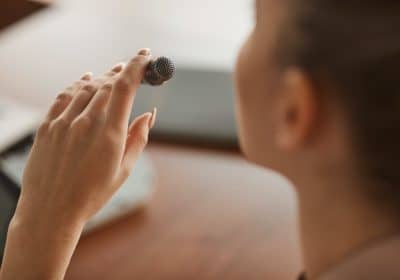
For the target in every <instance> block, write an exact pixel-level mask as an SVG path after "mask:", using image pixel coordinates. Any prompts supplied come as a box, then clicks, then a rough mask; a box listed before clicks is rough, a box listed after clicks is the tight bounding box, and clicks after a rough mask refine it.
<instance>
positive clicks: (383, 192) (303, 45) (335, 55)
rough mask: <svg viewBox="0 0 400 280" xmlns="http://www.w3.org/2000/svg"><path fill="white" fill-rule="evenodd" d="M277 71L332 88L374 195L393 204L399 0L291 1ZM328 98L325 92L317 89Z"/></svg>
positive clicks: (397, 185) (398, 124)
mask: <svg viewBox="0 0 400 280" xmlns="http://www.w3.org/2000/svg"><path fill="white" fill-rule="evenodd" d="M291 2H293V3H291V8H290V9H289V10H291V12H292V14H291V15H290V16H289V20H288V21H287V22H286V23H285V24H284V29H283V32H282V34H281V44H280V53H279V54H278V55H279V58H280V59H281V62H282V64H283V65H284V66H288V65H295V66H297V67H300V68H301V69H303V70H304V71H306V72H307V73H308V74H309V75H310V77H311V79H312V80H313V81H315V82H316V83H317V84H319V85H322V88H323V85H324V84H326V83H325V82H327V83H328V84H329V85H330V86H333V88H334V89H336V90H335V91H334V92H335V94H336V93H337V95H338V96H335V97H337V98H338V100H339V101H340V102H341V104H342V105H343V106H344V108H345V111H346V112H347V113H348V117H349V119H350V124H351V127H352V132H353V135H352V136H353V140H354V143H355V147H356V149H357V151H356V156H357V157H359V158H360V166H361V168H360V170H361V172H363V175H364V176H365V177H366V178H367V179H368V180H369V181H372V180H374V181H375V183H378V184H375V185H378V186H379V187H378V188H376V189H375V191H374V196H375V198H376V195H378V196H381V197H383V196H384V197H389V198H394V199H395V200H396V201H397V204H399V202H400V170H399V167H400V166H399V165H400V1H398V0H373V1H372V0H371V1H368V0H359V1H356V0H292V1H291ZM325 92H328V91H325Z"/></svg>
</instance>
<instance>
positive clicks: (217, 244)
mask: <svg viewBox="0 0 400 280" xmlns="http://www.w3.org/2000/svg"><path fill="white" fill-rule="evenodd" d="M147 151H148V152H149V154H150V157H151V158H152V159H153V161H154V164H155V167H156V170H157V176H158V179H157V192H156V194H155V195H154V198H153V199H152V201H151V203H150V204H149V205H148V207H146V209H144V210H143V211H141V212H137V213H132V215H130V216H127V217H125V218H123V219H121V220H119V221H117V222H115V223H113V224H110V225H108V226H106V227H104V228H103V229H100V230H99V231H98V232H95V233H92V234H91V235H89V236H85V237H83V238H82V240H81V242H80V243H79V245H78V248H77V251H76V253H75V255H74V257H73V259H72V262H71V266H70V269H69V271H68V273H67V278H66V279H97V280H100V279H115V280H118V279H141V280H144V279H149V280H157V279H193V280H195V279H273V280H275V279H295V277H296V275H297V274H298V273H299V271H300V270H301V262H300V259H301V257H300V253H299V252H300V248H299V242H298V240H297V225H296V211H295V197H294V194H293V192H292V190H291V188H290V186H289V185H288V183H287V182H286V181H285V180H283V179H281V178H279V177H278V176H276V175H275V174H273V173H272V172H268V171H265V170H262V169H259V168H257V167H253V166H251V165H249V164H248V163H246V162H245V160H243V159H242V158H241V156H240V155H239V154H238V153H236V152H226V151H225V152H224V151H217V150H209V149H204V148H190V147H178V146H171V145H165V144H151V145H150V146H149V148H148V149H147Z"/></svg>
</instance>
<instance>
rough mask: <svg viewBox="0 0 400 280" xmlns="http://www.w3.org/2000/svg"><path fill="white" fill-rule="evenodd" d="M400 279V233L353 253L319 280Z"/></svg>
mask: <svg viewBox="0 0 400 280" xmlns="http://www.w3.org/2000/svg"><path fill="white" fill-rule="evenodd" d="M337 279H341V280H346V279H363V280H369V279H371V280H372V279H373V280H376V279H400V235H398V236H396V237H393V238H391V239H386V240H384V241H381V242H379V243H376V244H375V245H373V246H370V247H368V248H365V249H364V250H363V251H360V252H358V253H357V254H355V255H353V256H352V257H351V258H349V259H348V260H346V261H344V262H343V263H342V264H340V265H338V266H337V267H335V268H333V269H332V270H331V271H329V272H328V273H326V274H325V275H323V276H322V277H321V278H319V280H337Z"/></svg>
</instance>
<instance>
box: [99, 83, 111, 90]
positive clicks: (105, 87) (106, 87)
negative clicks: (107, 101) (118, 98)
mask: <svg viewBox="0 0 400 280" xmlns="http://www.w3.org/2000/svg"><path fill="white" fill-rule="evenodd" d="M112 88H113V84H112V83H105V84H104V85H103V86H102V87H101V89H102V90H103V91H111V90H112Z"/></svg>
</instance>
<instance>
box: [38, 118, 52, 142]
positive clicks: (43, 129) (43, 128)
mask: <svg viewBox="0 0 400 280" xmlns="http://www.w3.org/2000/svg"><path fill="white" fill-rule="evenodd" d="M49 127H50V122H48V121H45V122H43V123H41V124H40V126H39V128H38V130H37V131H36V137H37V138H42V137H44V136H46V135H47V134H48V132H49Z"/></svg>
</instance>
